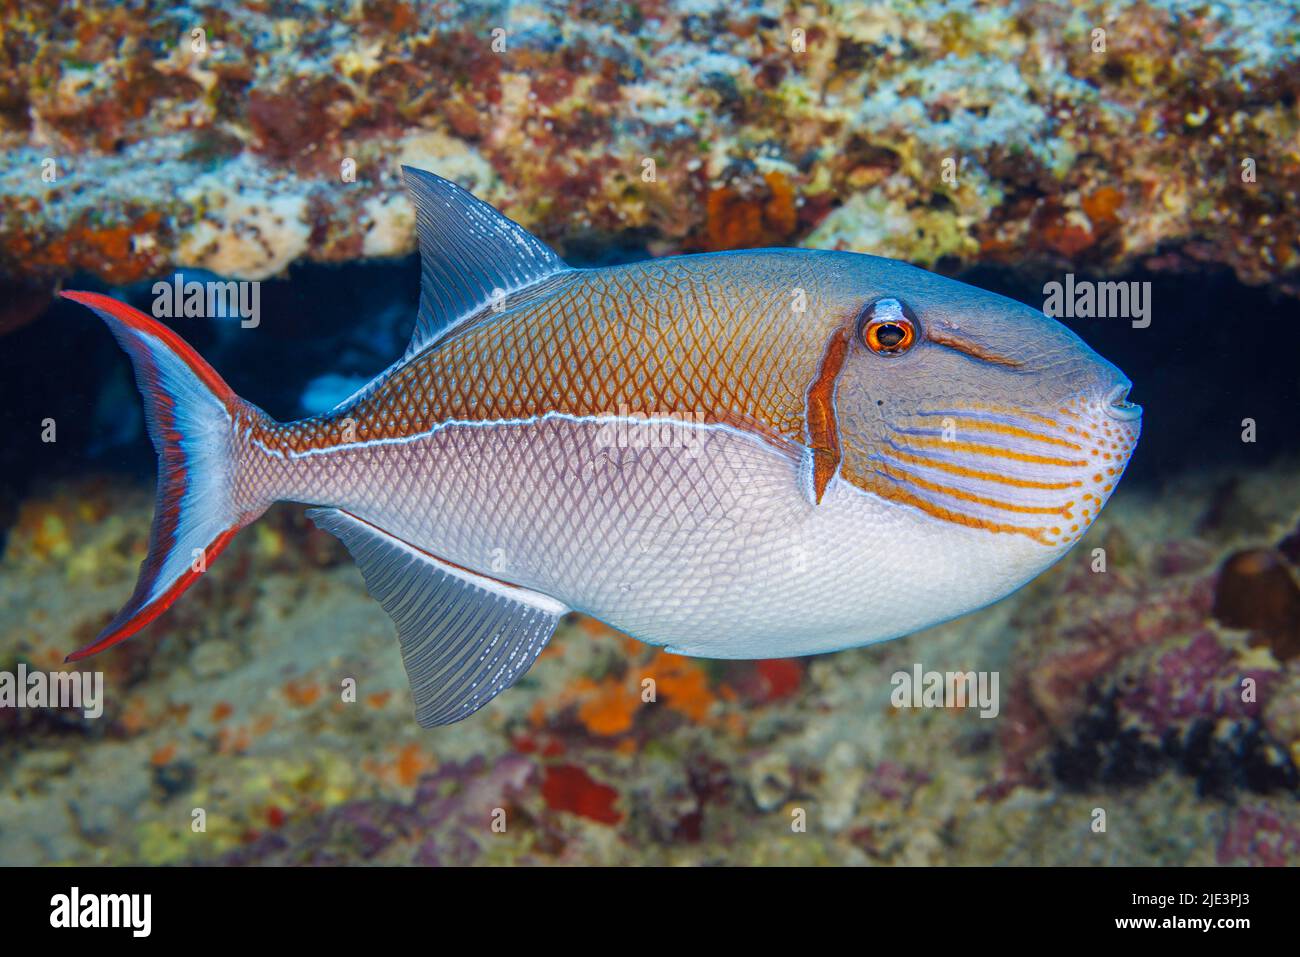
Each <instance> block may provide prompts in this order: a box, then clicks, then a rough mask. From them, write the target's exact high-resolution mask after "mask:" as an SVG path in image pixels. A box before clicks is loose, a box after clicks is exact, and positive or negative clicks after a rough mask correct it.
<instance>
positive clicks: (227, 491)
mask: <svg viewBox="0 0 1300 957" xmlns="http://www.w3.org/2000/svg"><path fill="white" fill-rule="evenodd" d="M62 295H63V297H64V298H65V299H71V300H72V301H73V302H79V303H81V304H82V305H84V306H88V307H89V308H91V309H93V310H94V311H95V313H97V314H98V315H99V317H100V318H101V319H103V320H104V321H105V322H106V323H108V327H109V329H110V330H112V332H113V335H114V336H115V337H116V338H117V341H118V342H119V343H120V344H121V346H122V348H123V349H125V350H126V352H127V354H128V355H129V356H130V357H131V364H132V365H133V366H134V367H135V380H136V384H137V385H138V386H139V388H140V394H141V395H142V396H143V397H144V411H145V421H146V423H147V424H148V427H149V437H150V438H151V439H152V440H153V445H154V449H155V450H157V452H158V497H157V503H156V505H155V507H154V516H153V528H152V529H151V530H150V534H149V554H148V555H147V556H146V557H145V560H144V562H143V564H141V566H140V577H139V579H138V580H137V581H136V586H135V593H134V594H132V595H131V598H130V600H129V601H128V602H127V603H126V605H125V606H124V607H123V608H122V610H121V611H120V612H118V614H117V617H115V618H114V619H113V620H112V621H111V622H109V624H108V627H106V628H105V629H104V630H103V631H102V632H101V633H100V634H99V637H97V638H96V639H95V640H94V641H92V642H91V643H90V644H89V645H87V646H86V647H84V648H82V649H80V650H79V651H75V652H73V653H72V654H70V655H68V658H67V660H69V661H76V660H77V659H79V658H85V657H86V656H87V655H93V654H95V653H96V652H99V651H103V650H104V649H105V648H108V647H111V646H112V645H115V644H117V643H118V642H119V641H122V640H124V639H126V638H129V637H131V636H132V635H134V634H135V633H136V632H137V631H139V630H140V629H141V628H143V627H144V626H145V625H147V624H149V622H151V621H153V620H154V619H155V618H157V617H158V616H159V615H161V614H162V613H163V612H164V611H166V610H167V608H168V607H170V606H171V604H172V602H174V601H176V599H177V598H179V597H180V596H181V593H182V592H184V591H185V589H187V588H189V587H190V585H192V584H194V582H195V581H196V580H197V579H198V577H199V576H200V575H201V574H202V573H203V571H205V570H206V569H207V567H208V566H209V565H211V563H212V562H213V560H215V559H216V557H217V555H218V554H219V553H220V552H221V550H222V549H223V548H225V547H226V545H227V543H229V541H230V539H231V538H233V537H234V535H235V533H236V532H237V531H239V529H241V528H242V527H243V526H244V525H247V524H248V523H249V522H251V521H252V520H253V519H254V518H256V517H257V515H259V514H261V509H254V510H251V511H250V510H247V509H244V510H240V509H237V508H236V506H235V503H234V501H233V496H232V484H233V483H232V478H233V477H234V475H235V471H236V468H237V465H238V463H237V461H236V455H235V451H234V450H235V445H234V439H235V432H236V429H235V424H236V422H237V420H238V417H239V416H240V415H241V414H244V415H245V416H247V415H249V414H252V415H258V416H260V415H262V413H261V412H260V410H256V409H255V408H254V407H253V406H250V405H248V403H246V402H244V401H243V400H242V399H240V398H239V397H238V396H236V395H235V393H234V392H232V391H231V389H230V386H228V385H226V383H225V382H224V381H222V379H221V376H219V375H217V373H216V372H215V371H214V370H213V368H212V366H210V365H208V364H207V363H206V362H205V361H203V359H202V358H201V357H200V356H199V354H198V353H197V352H195V351H194V350H193V349H192V348H190V347H189V346H188V345H187V344H186V343H185V342H184V340H182V339H181V337H180V336H178V335H177V334H176V333H175V332H173V331H172V330H171V329H169V328H167V327H166V326H164V325H163V324H162V323H160V322H157V321H156V320H154V319H151V318H150V317H149V316H146V315H145V314H144V313H142V312H140V311H139V310H138V309H134V308H132V307H131V306H128V305H126V304H125V303H122V302H118V301H117V300H116V299H113V298H111V297H109V296H104V295H101V294H99V293H94V292H63V293H62ZM264 507H265V506H263V508H264Z"/></svg>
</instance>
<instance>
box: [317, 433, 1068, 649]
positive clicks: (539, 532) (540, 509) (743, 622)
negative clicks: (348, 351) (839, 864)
mask: <svg viewBox="0 0 1300 957" xmlns="http://www.w3.org/2000/svg"><path fill="white" fill-rule="evenodd" d="M656 442H657V443H658V444H657V445H656V444H655V443H656ZM328 458H329V459H331V460H333V461H332V462H331V463H330V464H329V466H328V468H325V469H322V470H321V471H318V472H316V478H318V479H320V480H321V482H322V483H323V485H324V488H322V489H321V490H320V493H322V494H318V495H317V496H316V499H317V500H318V501H319V500H320V499H321V498H328V499H329V500H330V504H335V505H338V506H340V507H343V508H346V509H348V510H349V511H352V512H354V513H356V514H357V515H359V516H360V517H362V518H364V519H366V520H367V521H369V522H372V523H374V524H376V525H378V526H380V527H382V528H385V529H387V530H389V531H391V532H392V533H393V534H395V535H397V536H398V537H400V538H402V539H404V540H406V541H409V542H411V543H412V544H414V545H416V546H418V547H420V548H423V549H426V550H427V551H429V552H432V553H433V554H435V555H438V556H439V557H441V558H443V559H446V560H448V561H451V562H454V563H456V564H458V565H462V566H465V567H467V568H470V569H473V570H475V571H479V572H482V573H483V574H487V575H491V576H493V577H496V578H499V579H502V580H504V581H509V582H513V583H515V584H519V585H523V586H525V587H527V588H531V589H535V590H537V591H540V592H542V593H544V594H547V595H550V596H552V597H554V598H556V599H558V600H559V601H561V602H563V603H564V604H566V605H568V606H569V607H571V608H574V609H575V610H578V611H582V612H586V613H588V614H590V615H593V616H595V617H597V618H600V619H601V620H603V621H605V622H607V623H608V624H610V625H612V626H613V627H615V628H618V629H620V630H622V631H625V632H627V633H628V634H630V635H633V636H634V637H636V638H639V639H641V640H643V641H646V642H649V643H652V644H657V645H666V646H667V647H668V648H669V649H670V650H673V651H676V652H679V653H682V654H688V655H695V656H701V657H713V658H764V657H781V656H790V655H804V654H812V653H816V652H825V651H834V650H838V649H841V648H846V647H852V646H855V645H862V644H867V643H870V642H874V641H881V640H884V639H887V638H894V637H898V636H900V635H903V634H907V633H909V632H912V631H915V630H917V629H919V628H923V627H925V626H927V625H930V624H934V623H936V622H939V621H943V620H945V619H948V618H952V617H954V616H956V615H959V614H962V613H963V612H967V611H971V610H973V609H975V608H979V607H981V606H983V605H985V604H988V603H989V602H991V601H994V600H996V599H998V598H1001V597H1002V596H1003V595H1006V594H1008V593H1009V592H1011V591H1013V590H1014V589H1015V588H1017V587H1019V586H1020V585H1021V584H1023V583H1024V582H1026V581H1027V580H1029V579H1030V578H1032V577H1033V576H1034V575H1036V574H1037V573H1038V572H1040V571H1041V570H1042V569H1043V568H1045V567H1046V566H1047V565H1049V564H1050V563H1051V562H1052V561H1054V560H1055V559H1056V558H1057V557H1059V555H1060V554H1061V550H1060V549H1051V548H1047V547H1045V546H1043V545H1040V544H1037V543H1035V542H1033V541H1030V540H1028V539H1025V538H1024V537H1023V536H1016V535H1007V534H996V533H992V532H987V531H983V530H980V529H973V528H968V527H964V526H960V525H955V524H953V523H950V522H945V521H941V520H939V519H936V518H932V517H930V516H929V515H926V514H925V513H923V512H920V511H918V510H916V509H913V508H910V507H908V506H904V505H900V504H897V503H893V502H888V501H885V500H883V499H881V498H879V497H877V496H875V495H872V494H870V493H867V492H863V491H860V490H858V489H856V488H854V487H853V486H851V485H849V484H848V483H847V482H845V481H843V480H841V479H839V478H836V479H835V480H833V481H832V482H831V484H830V486H829V488H828V489H827V492H826V495H825V497H824V498H823V500H822V502H821V504H819V505H814V504H812V503H811V502H810V501H809V500H808V499H807V497H806V496H805V494H804V493H803V491H802V486H801V482H800V480H799V468H798V464H797V463H795V462H792V461H791V460H790V459H789V458H788V457H786V456H785V455H783V454H781V453H780V452H778V451H776V450H774V449H772V448H771V447H770V446H768V445H767V444H765V443H763V442H761V441H760V440H758V439H755V438H752V437H750V436H748V435H746V434H744V433H741V432H738V431H735V430H732V429H729V428H726V427H722V426H691V427H687V426H680V425H679V426H677V427H676V428H675V429H673V430H671V431H669V430H667V429H665V428H664V427H660V426H656V425H654V424H649V425H636V424H632V425H629V424H626V423H621V422H620V420H613V419H609V420H592V419H585V420H576V419H572V418H568V417H558V416H557V417H549V418H545V419H542V420H539V421H532V422H529V423H525V424H518V425H492V426H480V425H451V426H445V427H443V428H441V429H439V430H438V431H436V432H434V433H432V434H430V435H428V436H424V437H420V438H417V439H411V440H407V441H403V442H391V443H385V444H381V445H373V446H368V447H365V448H354V449H349V450H341V451H338V452H335V453H331V454H330V455H329V456H328ZM320 465H321V466H324V465H325V463H324V462H322V463H320Z"/></svg>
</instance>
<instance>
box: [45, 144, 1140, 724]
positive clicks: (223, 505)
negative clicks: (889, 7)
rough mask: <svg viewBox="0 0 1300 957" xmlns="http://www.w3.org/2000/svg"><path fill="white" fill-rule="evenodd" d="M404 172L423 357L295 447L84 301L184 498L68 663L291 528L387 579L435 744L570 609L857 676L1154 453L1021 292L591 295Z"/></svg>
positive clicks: (432, 179)
mask: <svg viewBox="0 0 1300 957" xmlns="http://www.w3.org/2000/svg"><path fill="white" fill-rule="evenodd" d="M404 173H405V179H406V185H407V188H408V189H409V191H410V193H411V196H412V199H413V201H414V204H415V209H416V232H417V239H418V244H419V249H420V256H421V298H420V305H419V311H418V314H417V317H416V321H415V332H414V335H413V337H412V339H411V342H410V346H409V348H408V349H407V350H406V353H405V355H403V356H402V357H401V358H400V359H398V360H397V361H396V362H395V363H393V365H391V366H390V367H389V368H388V369H386V370H385V371H384V372H382V373H381V374H380V375H378V376H377V377H376V378H375V379H374V380H373V381H372V382H370V383H369V384H368V385H366V386H365V387H364V388H362V389H361V390H360V391H359V392H357V393H356V394H355V395H353V396H351V397H350V398H348V399H346V400H345V401H343V402H342V403H340V404H339V405H338V406H337V407H336V408H334V409H333V410H331V411H330V412H328V413H326V414H324V415H318V416H314V417H311V418H307V419H302V420H300V421H297V422H277V421H275V420H273V419H272V418H271V417H269V416H268V415H267V414H266V413H264V412H263V411H262V410H261V409H259V408H257V407H256V406H255V405H253V404H252V403H250V402H248V401H246V400H244V399H242V398H240V397H239V396H237V395H235V394H234V392H232V391H231V389H230V387H229V386H227V385H226V383H225V382H224V381H222V379H221V377H220V376H219V375H217V373H216V372H215V371H213V369H212V367H211V366H209V365H208V364H207V363H206V362H205V361H204V360H203V359H202V358H200V357H199V356H198V355H197V354H196V353H195V352H194V350H193V349H191V348H190V347H189V346H187V345H186V344H185V343H184V342H183V341H182V340H181V339H180V337H179V336H177V335H176V333H175V332H173V331H172V330H171V329H170V328H168V327H166V326H164V325H162V324H161V323H159V322H157V321H155V320H154V319H151V318H149V317H148V316H145V315H144V314H142V313H140V312H138V311H137V310H135V309H133V308H131V307H129V306H127V305H124V304H122V303H120V302H118V301H116V300H114V299H112V298H110V297H108V296H104V295H99V294H95V293H86V292H64V293H63V295H64V296H66V297H68V298H69V299H73V300H76V301H77V302H80V303H83V304H85V305H87V306H89V307H90V308H91V309H93V310H94V311H95V312H96V313H98V314H99V315H100V317H101V318H103V319H104V320H105V321H106V322H107V323H108V325H109V327H110V328H111V330H112V331H113V334H114V335H115V336H116V337H117V339H118V342H119V343H121V345H122V347H123V348H124V349H125V350H126V351H127V353H128V354H129V355H130V358H131V360H132V363H133V365H134V367H135V374H136V379H137V382H138V384H139V387H140V391H141V392H142V393H143V396H144V401H145V408H146V419H147V422H148V427H149V433H150V436H151V438H152V440H153V443H154V446H155V448H156V450H157V452H158V469H159V475H158V495H157V505H156V510H155V514H154V519H153V529H152V535H151V538H150V542H149V552H148V556H147V558H146V559H145V561H144V563H143V565H142V566H141V570H140V576H139V581H138V583H137V585H136V589H135V593H134V594H133V595H132V596H131V598H130V600H129V601H128V602H127V604H126V607H124V608H123V609H122V610H121V612H120V613H119V614H118V615H117V616H116V618H114V619H113V621H112V622H111V623H110V624H109V625H108V626H107V627H106V628H105V629H104V631H103V633H102V634H101V635H100V636H99V637H98V638H97V639H96V640H95V641H94V642H93V643H91V644H90V645H89V646H87V647H86V648H84V649H82V650H81V651H78V652H76V653H75V654H73V655H72V656H71V657H72V658H82V657H84V656H86V655H89V654H92V653H94V652H97V651H101V650H103V649H104V648H107V647H109V646H110V645H113V644H115V643H116V642H118V641H121V640H122V639H124V638H126V637H128V636H129V635H132V634H134V633H135V632H137V631H139V630H140V629H141V628H143V627H144V626H145V625H147V624H148V623H149V622H151V621H152V620H153V619H155V618H156V617H158V615H159V614H161V613H162V612H163V611H164V610H165V609H166V608H167V607H168V606H169V605H171V604H172V602H174V601H175V600H176V599H177V598H178V597H179V596H180V594H181V593H182V592H184V591H185V590H186V589H187V588H189V587H190V585H192V584H193V583H194V581H195V580H196V579H197V578H198V577H199V575H200V570H201V569H206V568H207V567H209V566H210V565H211V563H212V562H213V560H214V559H215V558H216V556H217V554H218V553H219V552H220V551H221V550H222V549H223V548H225V547H226V545H227V544H229V542H230V540H231V538H232V537H233V536H234V535H235V534H236V533H237V532H238V531H239V530H240V529H241V528H243V527H244V526H246V525H248V524H249V523H250V522H252V521H254V520H255V519H256V518H257V517H258V516H259V515H261V514H262V513H263V512H264V511H265V510H266V509H267V507H268V506H269V505H271V503H273V502H276V501H291V502H301V503H305V504H308V505H311V506H313V507H312V508H311V509H310V511H309V512H308V514H309V515H310V516H311V518H312V519H313V520H314V521H315V522H316V524H317V525H319V526H320V527H321V528H324V529H326V530H328V531H330V532H332V533H333V534H335V535H337V536H338V537H339V538H340V539H342V540H343V542H344V543H345V544H346V546H347V547H348V549H349V551H350V552H351V553H352V556H353V557H354V558H355V559H356V561H357V563H358V564H359V565H360V568H361V572H362V575H363V577H364V579H365V583H366V586H367V588H368V589H369V591H370V593H371V595H373V596H374V597H375V598H376V599H377V600H378V601H379V602H380V604H381V605H382V606H383V607H384V609H385V610H386V611H387V612H388V614H389V615H390V616H391V617H392V618H393V621H394V622H395V623H396V626H397V637H398V639H399V642H400V644H401V652H402V656H403V659H404V661H405V664H406V670H407V674H408V677H409V678H410V683H411V691H412V696H413V698H414V705H415V713H416V717H417V719H418V720H419V722H420V724H422V725H424V726H426V727H427V726H433V725H442V724H449V723H451V722H454V721H459V720H461V719H462V718H465V717H466V716H468V715H470V714H471V713H473V712H474V711H476V710H477V709H479V708H481V707H482V706H483V705H484V704H485V703H487V702H488V701H489V700H491V699H492V697H494V696H495V695H496V694H498V693H499V692H501V691H503V690H504V689H506V688H508V687H509V686H510V685H511V684H513V683H514V682H515V681H517V680H518V679H519V677H520V676H521V675H523V674H524V673H525V672H526V671H527V670H528V668H529V666H530V665H531V664H532V663H533V661H534V660H535V659H536V658H537V655H538V653H539V652H540V651H541V650H542V648H543V647H544V646H545V644H546V642H547V641H548V639H549V638H550V637H551V634H552V632H553V631H554V630H555V628H556V626H557V624H558V623H559V621H560V619H561V618H562V617H563V616H564V615H566V614H567V613H568V612H570V611H578V612H582V613H584V614H587V615H591V616H594V617H595V618H598V619H600V620H602V621H604V622H605V623H607V624H608V625H610V626H612V627H614V628H616V629H619V630H621V631H623V632H626V633H627V634H629V635H632V636H634V637H636V638H638V639H641V640H642V641H645V642H648V643H650V644H653V645H660V646H663V647H665V648H666V649H668V650H669V651H672V652H675V653H677V654H683V655H694V656H701V657H709V658H771V657H790V656H797V655H810V654H816V653H821V652H830V651H836V650H839V649H843V648H849V647H853V646H857V645H863V644H867V643H870V642H876V641H883V640H885V639H888V638H895V637H898V636H901V635H905V634H908V633H910V632H913V631H916V630H918V629H920V628H924V627H926V626H928V625H932V624H935V623H937V622H941V621H945V620H947V619H950V618H953V617H955V616H957V615H961V614H963V613H965V612H969V611H972V610H974V609H977V608H981V607H983V606H985V605H987V604H989V603H991V602H993V601H996V600H998V599H999V598H1002V597H1003V596H1005V595H1007V594H1009V593H1010V592H1012V591H1014V590H1015V589H1017V588H1019V587H1020V586H1021V585H1023V584H1024V583H1025V582H1027V581H1029V580H1030V579H1032V578H1033V577H1034V576H1035V575H1037V574H1039V573H1040V572H1042V571H1043V570H1044V569H1045V568H1047V567H1048V566H1050V565H1051V564H1052V563H1053V562H1055V561H1056V560H1057V559H1059V558H1060V557H1061V556H1062V555H1063V554H1064V553H1065V552H1066V550H1068V549H1069V548H1070V546H1071V545H1073V544H1074V543H1075V542H1077V541H1078V540H1079V538H1080V536H1082V535H1083V533H1084V531H1085V530H1086V529H1087V528H1088V526H1089V525H1090V524H1091V523H1092V521H1093V520H1095V519H1096V517H1097V514H1098V513H1099V512H1100V511H1101V508H1102V506H1103V505H1104V504H1105V502H1106V500H1107V498H1108V497H1109V496H1110V494H1111V492H1112V490H1113V489H1114V488H1115V485H1116V483H1117V482H1118V481H1119V478H1120V475H1121V474H1122V472H1123V471H1124V467H1125V465H1126V463H1127V461H1128V459H1129V456H1130V454H1131V453H1132V451H1133V448H1134V445H1135V443H1136V442H1137V438H1138V432H1139V427H1140V419H1141V409H1140V408H1139V407H1138V406H1136V405H1133V404H1132V403H1130V402H1129V401H1128V400H1127V396H1128V392H1129V386H1130V384H1129V381H1128V379H1126V378H1125V377H1124V375H1123V374H1122V373H1121V372H1120V371H1119V370H1118V369H1117V368H1116V367H1115V366H1113V365H1111V363H1109V362H1107V361H1106V360H1104V359H1102V358H1101V357H1100V356H1098V355H1097V354H1096V353H1095V352H1093V351H1092V350H1091V349H1090V348H1088V346H1087V345H1085V344H1084V343H1083V341H1082V340H1080V339H1079V338H1078V337H1077V336H1076V335H1075V334H1074V333H1072V332H1071V331H1069V330H1068V329H1066V328H1065V327H1064V326H1062V325H1061V324H1059V323H1057V322H1056V321H1055V320H1053V319H1050V318H1048V317H1047V316H1046V315H1044V314H1043V313H1042V312H1040V311H1039V310H1037V309H1033V308H1031V307H1029V306H1026V305H1023V304H1021V303H1018V302H1015V301H1012V300H1010V299H1007V298H1004V297H1002V296H999V295H995V294H993V293H990V292H985V291H983V290H980V289H977V288H974V287H972V286H969V285H966V284H964V283H961V282H957V281H955V280H951V279H947V278H944V277H941V276H937V275H934V274H932V273H929V272H926V271H924V270H922V269H918V268H915V267H913V266H909V265H906V264H904V263H900V262H895V261H892V260H888V259H881V258H877V257H874V256H866V255H860V254H856V253H847V252H826V251H817V250H805V249H759V250H749V251H742V252H726V253H713V254H703V255H691V256H676V257H669V258H662V259H652V260H648V261H644V262H637V263H632V264H625V265H617V266H610V267H606V268H598V269H576V268H572V267H570V266H568V265H566V264H565V263H564V262H563V261H562V260H561V259H560V258H559V257H558V256H556V255H555V253H553V252H552V251H551V250H550V249H548V248H547V247H546V246H545V245H544V244H542V243H541V242H540V241H539V240H537V239H536V238H535V237H533V236H532V235H530V234H529V233H528V232H527V231H526V230H524V229H523V228H522V227H520V226H519V225H517V224H516V223H514V222H512V221H511V220H509V219H507V218H506V217H504V216H502V215H501V214H500V213H499V212H497V211H496V210H495V209H493V208H492V207H491V206H489V205H487V204H486V203H484V202H482V201H480V200H478V199H476V198H475V197H474V196H472V195H471V194H470V193H468V192H466V191H465V190H463V189H461V188H460V187H459V186H456V185H455V184H453V183H451V182H448V181H447V180H445V179H441V178H439V177H437V176H434V175H432V174H430V173H427V172H423V171H421V170H416V169H411V168H409V167H408V168H406V169H405V170H404Z"/></svg>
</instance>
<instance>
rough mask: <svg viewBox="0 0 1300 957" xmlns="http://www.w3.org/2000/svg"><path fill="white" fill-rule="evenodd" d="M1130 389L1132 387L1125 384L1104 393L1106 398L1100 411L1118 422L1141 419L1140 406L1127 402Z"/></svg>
mask: <svg viewBox="0 0 1300 957" xmlns="http://www.w3.org/2000/svg"><path fill="white" fill-rule="evenodd" d="M1131 388H1132V386H1131V385H1130V384H1129V383H1127V382H1125V383H1122V384H1120V385H1117V386H1115V388H1113V389H1111V390H1110V391H1109V392H1107V393H1106V398H1105V400H1104V401H1103V402H1102V409H1103V410H1105V412H1106V414H1107V415H1109V416H1110V417H1111V418H1112V419H1118V420H1119V421H1120V422H1132V421H1134V420H1136V419H1140V418H1142V406H1140V405H1138V404H1136V403H1134V402H1129V401H1128V391H1129V389H1131Z"/></svg>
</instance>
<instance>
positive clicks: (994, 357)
mask: <svg viewBox="0 0 1300 957" xmlns="http://www.w3.org/2000/svg"><path fill="white" fill-rule="evenodd" d="M926 338H927V339H929V340H930V341H931V342H933V343H935V344H936V345H940V346H947V347H948V348H949V349H955V350H957V351H958V352H961V353H963V354H965V355H968V356H970V357H971V358H972V359H979V360H980V361H981V362H991V363H993V364H994V365H1000V366H1007V367H1008V368H1011V369H1018V368H1020V367H1021V366H1022V365H1024V363H1023V362H1020V361H1019V360H1017V359H1010V358H1008V357H1006V356H1000V355H998V354H997V353H996V352H989V351H988V350H987V349H984V348H982V347H980V346H977V345H975V343H973V342H969V341H967V340H965V339H958V338H957V337H956V336H950V335H946V334H945V333H942V332H929V333H927V334H926Z"/></svg>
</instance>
